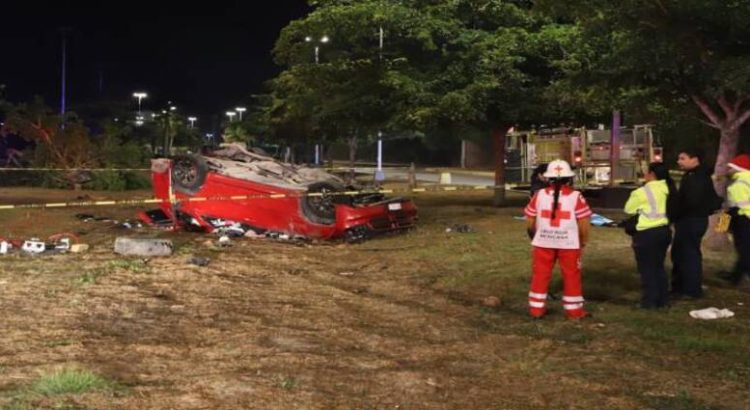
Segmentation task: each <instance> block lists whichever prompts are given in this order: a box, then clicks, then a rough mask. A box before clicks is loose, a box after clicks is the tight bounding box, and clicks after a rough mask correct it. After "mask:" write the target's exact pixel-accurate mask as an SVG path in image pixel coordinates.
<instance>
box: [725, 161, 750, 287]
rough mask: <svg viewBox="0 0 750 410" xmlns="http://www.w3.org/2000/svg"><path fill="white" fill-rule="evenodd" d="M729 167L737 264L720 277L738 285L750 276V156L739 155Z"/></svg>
mask: <svg viewBox="0 0 750 410" xmlns="http://www.w3.org/2000/svg"><path fill="white" fill-rule="evenodd" d="M728 165H729V175H730V177H731V178H732V184H731V185H729V187H728V188H727V199H728V200H729V213H730V215H732V222H731V224H730V230H731V231H732V236H733V237H734V248H735V249H736V250H737V263H736V264H735V267H734V270H733V271H732V272H729V273H724V274H721V275H720V276H722V277H724V279H727V280H729V281H730V282H732V283H733V284H735V285H738V284H739V283H740V282H741V281H742V279H743V278H744V277H745V276H747V275H750V155H748V154H742V155H738V156H736V157H735V158H734V159H733V160H732V161H730V162H729V164H728Z"/></svg>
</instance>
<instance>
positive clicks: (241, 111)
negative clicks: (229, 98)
mask: <svg viewBox="0 0 750 410" xmlns="http://www.w3.org/2000/svg"><path fill="white" fill-rule="evenodd" d="M234 110H235V111H237V112H238V113H239V114H240V122H242V113H243V112H245V111H247V108H245V107H237V108H235V109H234Z"/></svg>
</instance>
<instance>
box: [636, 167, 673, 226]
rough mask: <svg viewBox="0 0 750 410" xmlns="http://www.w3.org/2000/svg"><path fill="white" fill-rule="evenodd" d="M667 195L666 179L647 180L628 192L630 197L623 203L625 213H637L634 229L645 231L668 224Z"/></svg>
mask: <svg viewBox="0 0 750 410" xmlns="http://www.w3.org/2000/svg"><path fill="white" fill-rule="evenodd" d="M667 196H669V187H668V186H667V181H664V180H659V181H651V182H648V183H646V185H644V186H642V187H640V188H638V189H636V190H635V191H633V192H631V193H630V198H629V199H628V202H626V203H625V213H626V214H628V215H635V214H638V225H636V227H635V229H636V230H638V231H645V230H646V229H651V228H658V227H660V226H667V225H669V219H667Z"/></svg>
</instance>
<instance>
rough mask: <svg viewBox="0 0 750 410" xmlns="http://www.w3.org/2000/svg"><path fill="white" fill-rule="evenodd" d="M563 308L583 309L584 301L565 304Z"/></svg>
mask: <svg viewBox="0 0 750 410" xmlns="http://www.w3.org/2000/svg"><path fill="white" fill-rule="evenodd" d="M563 308H565V310H578V309H583V303H573V304H567V305H563Z"/></svg>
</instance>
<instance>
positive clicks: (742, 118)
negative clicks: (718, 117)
mask: <svg viewBox="0 0 750 410" xmlns="http://www.w3.org/2000/svg"><path fill="white" fill-rule="evenodd" d="M749 119H750V109H747V110H745V112H743V113H742V115H740V116H738V117H737V119H736V120H734V122H733V123H732V127H733V128H739V127H741V126H742V124H744V123H745V121H747V120H749Z"/></svg>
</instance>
